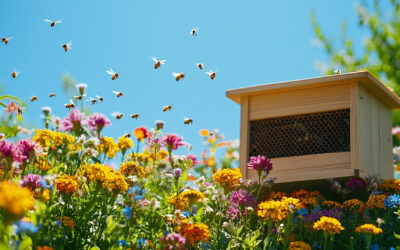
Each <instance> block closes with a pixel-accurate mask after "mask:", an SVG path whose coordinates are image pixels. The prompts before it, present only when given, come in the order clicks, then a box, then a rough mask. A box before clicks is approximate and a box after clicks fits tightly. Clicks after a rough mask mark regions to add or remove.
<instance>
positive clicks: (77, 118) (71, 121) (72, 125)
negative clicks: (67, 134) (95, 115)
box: [60, 109, 84, 131]
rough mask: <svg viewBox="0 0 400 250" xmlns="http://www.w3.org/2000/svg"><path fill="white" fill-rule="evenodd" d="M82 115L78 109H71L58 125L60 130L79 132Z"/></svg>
mask: <svg viewBox="0 0 400 250" xmlns="http://www.w3.org/2000/svg"><path fill="white" fill-rule="evenodd" d="M83 117H84V114H83V113H81V112H80V111H79V109H73V110H72V111H71V112H69V114H68V116H67V117H65V118H64V119H63V120H62V121H61V123H60V125H61V127H60V130H62V131H79V129H80V128H81V127H82V119H83Z"/></svg>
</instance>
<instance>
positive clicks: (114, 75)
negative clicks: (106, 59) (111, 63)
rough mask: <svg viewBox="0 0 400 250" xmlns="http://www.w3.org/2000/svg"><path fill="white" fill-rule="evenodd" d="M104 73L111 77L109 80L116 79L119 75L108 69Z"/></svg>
mask: <svg viewBox="0 0 400 250" xmlns="http://www.w3.org/2000/svg"><path fill="white" fill-rule="evenodd" d="M106 72H107V74H109V75H111V80H115V79H118V77H119V73H115V72H114V70H112V69H109V70H107V71H106Z"/></svg>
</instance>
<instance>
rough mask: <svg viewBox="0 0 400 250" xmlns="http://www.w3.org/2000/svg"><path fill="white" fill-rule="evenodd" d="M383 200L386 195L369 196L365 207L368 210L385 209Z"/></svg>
mask: <svg viewBox="0 0 400 250" xmlns="http://www.w3.org/2000/svg"><path fill="white" fill-rule="evenodd" d="M385 199H386V195H371V196H369V198H368V201H367V203H366V205H367V207H368V208H369V209H374V208H382V209H384V208H385V204H384V202H385Z"/></svg>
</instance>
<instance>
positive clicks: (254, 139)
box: [226, 71, 400, 183]
mask: <svg viewBox="0 0 400 250" xmlns="http://www.w3.org/2000/svg"><path fill="white" fill-rule="evenodd" d="M226 95H227V97H229V98H230V99H232V100H233V101H235V102H237V103H239V104H240V105H241V123H240V163H239V164H240V169H241V172H242V174H243V176H244V177H245V178H248V179H255V178H256V177H257V173H256V172H255V171H254V170H248V169H247V163H248V160H249V158H250V156H253V155H267V156H268V157H269V158H271V161H272V163H273V170H272V171H271V173H270V177H276V183H287V182H295V181H306V180H307V181H308V180H321V179H326V178H341V177H352V176H362V177H366V176H378V177H381V178H384V179H387V178H393V166H392V164H393V156H392V134H391V128H392V119H391V110H392V109H399V108H400V98H399V97H398V96H396V95H395V94H394V93H393V92H392V91H391V90H390V89H388V88H387V87H386V86H385V85H384V84H383V83H382V82H380V81H379V80H378V79H377V78H375V77H374V76H373V75H371V74H370V73H369V72H365V71H364V72H355V73H348V74H340V75H333V76H324V77H318V78H312V79H304V80H297V81H290V82H281V83H273V84H265V85H260V86H254V87H247V88H240V89H234V90H228V91H227V92H226Z"/></svg>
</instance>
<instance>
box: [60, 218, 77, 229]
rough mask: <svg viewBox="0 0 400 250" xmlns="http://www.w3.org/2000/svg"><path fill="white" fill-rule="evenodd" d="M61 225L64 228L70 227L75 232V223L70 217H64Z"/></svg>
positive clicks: (61, 219)
mask: <svg viewBox="0 0 400 250" xmlns="http://www.w3.org/2000/svg"><path fill="white" fill-rule="evenodd" d="M60 221H61V223H62V224H63V225H64V227H69V228H70V229H71V230H75V226H76V224H75V221H74V220H73V219H71V218H70V217H68V216H62V217H60Z"/></svg>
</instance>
